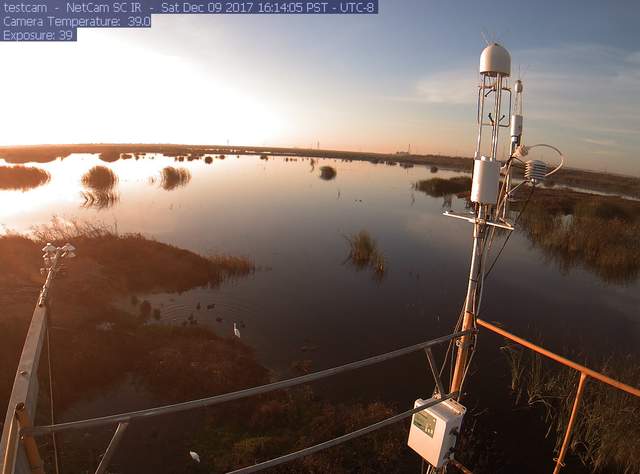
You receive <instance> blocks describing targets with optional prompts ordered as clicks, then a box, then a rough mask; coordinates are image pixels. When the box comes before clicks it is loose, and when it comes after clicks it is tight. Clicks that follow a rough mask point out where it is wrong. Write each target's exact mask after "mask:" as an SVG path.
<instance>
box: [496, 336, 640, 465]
mask: <svg viewBox="0 0 640 474" xmlns="http://www.w3.org/2000/svg"><path fill="white" fill-rule="evenodd" d="M502 350H503V351H504V352H505V354H506V355H507V359H508V361H509V365H510V368H511V375H512V382H511V384H512V385H511V388H512V391H513V393H514V396H515V400H516V404H522V403H525V404H526V405H528V406H530V407H533V406H542V407H543V410H544V419H545V422H546V424H547V426H548V432H547V436H554V437H555V449H556V451H558V450H559V449H560V446H561V444H562V440H563V437H564V433H565V430H566V427H567V424H568V421H569V416H570V414H571V409H572V406H573V399H574V395H575V391H576V387H577V383H578V378H579V374H578V373H577V372H576V371H574V370H570V369H568V368H564V367H558V366H557V365H555V364H553V363H550V362H549V361H548V360H546V359H543V358H542V356H540V355H539V354H536V353H533V352H531V351H525V350H524V349H522V348H521V347H520V346H515V345H507V346H505V347H503V348H502ZM596 369H597V370H599V371H600V372H603V373H605V374H607V375H609V376H610V377H613V378H614V379H618V380H622V381H624V382H626V383H628V384H630V385H632V386H638V384H639V383H640V366H638V364H637V360H634V358H633V357H632V356H626V357H617V358H611V359H609V360H607V361H605V362H602V363H601V364H600V367H596ZM638 439H640V399H638V398H637V397H633V396H632V395H630V394H627V393H625V392H623V391H622V390H616V389H615V388H613V387H610V386H608V385H606V384H603V383H600V382H597V381H594V380H590V381H587V386H586V388H585V391H584V394H583V397H582V400H581V402H580V406H579V409H578V417H577V419H576V424H575V426H574V428H573V436H572V438H571V444H570V449H571V450H572V451H573V453H574V454H575V455H576V456H578V457H579V458H580V460H581V461H582V463H583V464H585V465H586V466H589V467H590V468H591V469H592V470H593V472H613V471H615V472H622V473H625V474H638V473H640V443H638Z"/></svg>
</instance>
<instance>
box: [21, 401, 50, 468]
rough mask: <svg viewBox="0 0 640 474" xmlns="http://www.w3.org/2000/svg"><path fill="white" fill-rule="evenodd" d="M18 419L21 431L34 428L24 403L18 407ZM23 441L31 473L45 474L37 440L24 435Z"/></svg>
mask: <svg viewBox="0 0 640 474" xmlns="http://www.w3.org/2000/svg"><path fill="white" fill-rule="evenodd" d="M16 418H18V423H19V425H20V429H23V428H31V427H33V423H32V422H31V418H29V414H28V413H27V410H26V407H25V404H24V403H18V405H17V406H16ZM21 441H22V445H23V447H24V451H25V453H26V455H27V460H28V461H29V466H30V467H31V472H32V473H33V474H45V472H44V463H43V462H42V458H41V457H40V452H39V451H38V445H37V443H36V440H35V439H34V438H33V436H24V435H23V436H21Z"/></svg>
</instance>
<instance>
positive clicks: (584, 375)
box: [476, 319, 640, 474]
mask: <svg viewBox="0 0 640 474" xmlns="http://www.w3.org/2000/svg"><path fill="white" fill-rule="evenodd" d="M476 323H477V325H478V326H482V327H484V328H485V329H488V330H489V331H492V332H494V333H496V334H499V335H500V336H502V337H505V338H507V339H509V340H510V341H513V342H515V343H517V344H520V345H521V346H523V347H526V348H527V349H530V350H532V351H534V352H536V353H538V354H540V355H543V356H545V357H547V358H548V359H551V360H554V361H556V362H558V363H560V364H562V365H564V366H565V367H569V368H571V369H573V370H575V371H577V372H579V373H580V380H579V381H578V387H577V389H576V394H575V396H574V398H573V407H572V408H571V416H570V417H569V422H568V423H567V429H566V431H565V433H564V438H563V440H562V447H561V448H560V453H559V454H558V457H557V458H556V459H554V461H555V462H556V465H555V468H554V470H553V474H558V473H559V472H560V470H561V469H562V468H563V467H564V459H565V457H566V455H567V451H568V449H569V443H570V441H571V434H572V431H573V427H574V425H575V422H576V419H577V416H578V408H579V407H580V401H581V399H582V395H583V394H584V389H585V384H586V383H587V380H588V379H589V378H592V379H595V380H598V381H600V382H602V383H605V384H607V385H609V386H611V387H614V388H616V389H618V390H622V391H623V392H626V393H628V394H630V395H633V396H635V397H640V389H638V388H636V387H632V386H631V385H627V384H626V383H623V382H620V381H619V380H615V379H612V378H611V377H608V376H606V375H604V374H602V373H600V372H596V371H595V370H593V369H590V368H589V367H585V366H584V365H582V364H578V363H577V362H573V361H572V360H569V359H567V358H566V357H562V356H560V355H558V354H555V353H553V352H551V351H549V350H547V349H545V348H543V347H540V346H538V345H536V344H533V343H532V342H529V341H527V340H526V339H523V338H521V337H518V336H516V335H515V334H512V333H510V332H508V331H505V330H504V329H502V328H499V327H498V326H496V325H494V324H491V323H489V322H487V321H484V320H482V319H476Z"/></svg>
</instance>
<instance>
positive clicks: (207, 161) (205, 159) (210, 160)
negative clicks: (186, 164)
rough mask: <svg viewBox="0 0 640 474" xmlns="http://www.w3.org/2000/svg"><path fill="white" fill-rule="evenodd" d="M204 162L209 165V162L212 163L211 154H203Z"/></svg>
mask: <svg viewBox="0 0 640 474" xmlns="http://www.w3.org/2000/svg"><path fill="white" fill-rule="evenodd" d="M204 162H205V163H206V164H208V165H210V164H211V163H213V158H212V157H211V156H208V155H207V156H205V157H204Z"/></svg>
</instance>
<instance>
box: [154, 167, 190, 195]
mask: <svg viewBox="0 0 640 474" xmlns="http://www.w3.org/2000/svg"><path fill="white" fill-rule="evenodd" d="M160 175H161V176H160V186H161V187H162V189H164V190H165V191H173V190H174V189H176V188H179V187H182V186H186V185H187V184H189V182H190V181H191V173H190V172H189V170H188V169H186V168H174V167H173V166H167V167H166V168H163V170H162V172H161V173H160Z"/></svg>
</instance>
